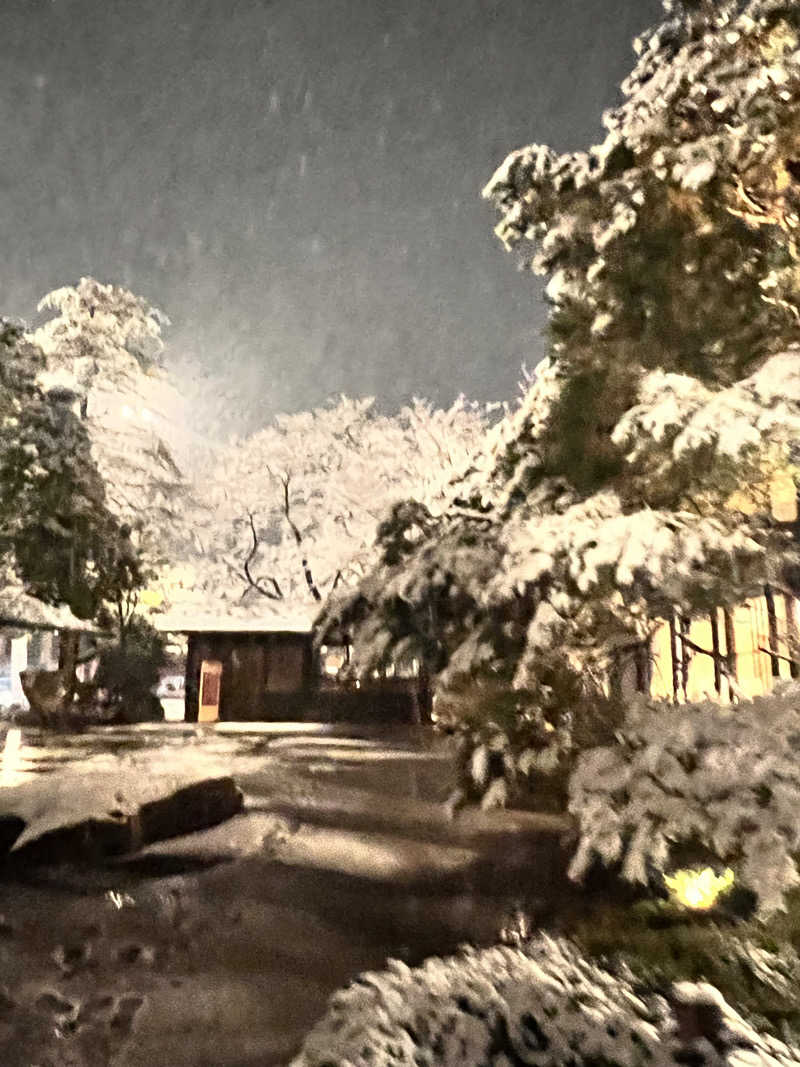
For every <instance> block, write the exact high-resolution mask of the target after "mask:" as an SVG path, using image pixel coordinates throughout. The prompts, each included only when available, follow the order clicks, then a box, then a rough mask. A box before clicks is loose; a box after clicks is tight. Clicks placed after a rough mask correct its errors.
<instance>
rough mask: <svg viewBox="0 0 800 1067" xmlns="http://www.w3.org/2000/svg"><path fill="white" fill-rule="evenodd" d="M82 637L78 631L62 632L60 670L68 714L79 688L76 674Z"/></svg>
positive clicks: (59, 645) (59, 657) (59, 656)
mask: <svg viewBox="0 0 800 1067" xmlns="http://www.w3.org/2000/svg"><path fill="white" fill-rule="evenodd" d="M80 644H81V635H80V632H79V631H77V630H61V631H60V632H59V643H58V669H59V672H60V673H61V676H62V678H63V680H64V689H65V695H64V707H63V709H62V710H63V711H64V712H67V711H68V710H69V709H70V707H71V706H72V702H73V700H74V698H75V691H76V689H77V686H78V677H77V674H76V673H75V672H76V670H77V667H78V656H79V654H80Z"/></svg>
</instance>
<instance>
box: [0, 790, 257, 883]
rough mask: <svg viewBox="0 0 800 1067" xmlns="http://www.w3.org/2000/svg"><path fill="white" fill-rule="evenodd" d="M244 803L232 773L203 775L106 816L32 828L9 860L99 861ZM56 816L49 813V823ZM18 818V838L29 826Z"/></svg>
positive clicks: (210, 821) (224, 815) (219, 818)
mask: <svg viewBox="0 0 800 1067" xmlns="http://www.w3.org/2000/svg"><path fill="white" fill-rule="evenodd" d="M243 803H244V798H243V796H242V793H241V791H240V790H239V789H238V787H237V786H236V783H235V782H234V780H233V778H228V777H224V778H208V779H202V780H200V781H197V782H192V783H191V784H189V785H186V786H183V787H182V788H180V789H177V790H175V791H174V792H172V793H170V794H169V795H168V796H165V797H161V798H158V799H156V800H148V801H146V802H145V803H143V804H141V805H138V806H135V807H133V810H130V809H129V810H128V811H127V812H126V811H125V810H123V809H122V808H111V809H110V810H109V811H108V812H107V813H106V814H105V815H97V816H92V817H90V818H86V819H83V820H82V821H80V822H78V823H72V824H68V825H60V826H55V827H52V825H50V827H49V828H48V829H46V830H44V832H42V833H40V834H38V835H36V836H33V834H34V833H35V830H33V829H32V828H31V827H28V829H29V833H28V834H26V839H25V841H24V843H23V844H21V845H19V846H17V847H16V848H15V849H13V851H12V852H11V855H10V857H9V859H10V860H11V859H13V860H14V862H17V863H21V864H35V865H53V864H70V863H76V862H80V863H86V862H89V863H97V862H101V861H103V860H105V859H110V858H113V857H116V856H122V855H125V854H126V853H130V852H134V851H136V850H137V849H139V848H141V847H142V846H143V845H147V844H150V843H153V842H156V841H162V840H165V839H166V838H170V837H178V836H181V835H183V834H189V833H193V832H195V831H197V830H203V829H205V828H207V827H211V826H216V825H217V824H218V823H222V822H224V821H225V820H226V819H230V818H231V817H232V816H234V815H236V814H238V813H239V812H240V811H241V810H242V807H243ZM67 817H68V816H67ZM4 818H6V819H11V818H16V816H5V817H4ZM52 819H53V816H52V815H50V816H49V821H50V824H52ZM18 821H19V822H20V823H21V826H19V827H18V829H17V832H16V834H15V836H14V840H16V839H17V838H18V837H19V835H20V834H21V832H22V830H23V829H24V828H25V826H26V823H25V821H24V820H22V819H19V820H18ZM45 825H48V824H45Z"/></svg>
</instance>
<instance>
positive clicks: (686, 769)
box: [569, 683, 800, 916]
mask: <svg viewBox="0 0 800 1067" xmlns="http://www.w3.org/2000/svg"><path fill="white" fill-rule="evenodd" d="M798 757H800V685H797V684H795V683H791V684H788V685H785V686H782V687H779V689H778V690H777V691H776V692H775V693H774V694H773V695H771V696H768V697H762V698H759V699H756V700H754V701H753V702H752V703H751V704H748V703H742V704H738V705H736V706H735V707H727V708H726V707H720V706H719V705H717V704H713V703H705V704H687V705H684V706H682V707H672V706H669V705H665V704H659V703H655V702H651V703H648V702H646V701H644V700H642V701H639V702H636V703H634V704H633V705H632V706H631V707H630V709H629V712H628V714H627V717H626V721H625V723H624V725H623V727H622V729H621V730H620V731H619V732H618V735H617V744H615V745H613V746H606V747H600V748H594V749H590V750H588V751H587V752H585V753H583V754H582V755H581V757H580V758H579V760H578V762H577V765H576V768H575V770H574V771H573V773H572V776H571V779H570V784H569V809H570V811H571V812H572V813H573V814H574V815H575V817H576V818H577V820H578V823H579V828H580V843H579V846H578V851H577V853H576V855H575V857H574V859H573V862H572V865H571V867H570V874H571V875H572V877H574V878H576V879H580V878H582V877H583V876H584V875H585V873H586V872H587V870H588V869H589V867H590V866H591V864H592V862H593V861H594V860H595V859H596V858H597V859H599V860H601V861H602V862H603V863H604V864H606V865H614V864H617V863H619V864H620V865H621V871H622V876H623V878H625V879H626V880H628V881H630V882H634V883H643V884H644V883H647V882H648V880H649V878H650V876H651V875H652V874H653V873H654V872H666V871H669V870H670V869H671V866H672V865H673V864H674V859H675V856H676V852H677V850H678V849H680V848H681V847H682V846H689V845H691V844H692V843H694V844H696V845H698V846H699V847H701V848H703V849H706V850H708V853H709V854H710V856H711V857H715V858H716V859H717V860H718V861H719V862H720V863H721V864H723V865H725V866H730V867H731V868H732V869H733V870H734V872H735V875H736V879H737V882H738V883H739V884H740V885H743V886H745V887H747V888H748V889H750V890H752V891H753V892H755V893H756V894H757V897H758V902H757V908H758V913H759V914H760V915H761V916H767V915H769V914H771V913H773V912H775V911H778V910H782V908H783V897H784V893H785V892H786V891H787V890H788V889H790V888H792V887H793V886H795V885H797V884H800V875H799V874H798V870H797V866H796V863H795V859H794V856H795V853H797V852H800V819H798V811H799V810H800V763H799V762H798Z"/></svg>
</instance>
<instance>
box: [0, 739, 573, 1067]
mask: <svg viewBox="0 0 800 1067" xmlns="http://www.w3.org/2000/svg"><path fill="white" fill-rule="evenodd" d="M5 752H6V758H5V759H4V760H3V761H2V763H0V784H2V785H3V786H4V788H0V805H2V807H0V812H2V811H9V810H11V809H12V808H15V807H16V808H19V807H20V805H22V804H23V803H24V804H27V805H28V808H27V812H28V814H30V812H34V813H35V812H38V813H39V815H38V816H37V817H38V818H41V819H42V820H43V821H42V825H44V822H45V821H46V820H49V823H48V825H49V824H50V823H52V822H54V821H55V822H57V821H58V818H59V816H58V813H57V810H56V809H57V808H58V807H59V806H61V807H62V808H63V810H64V811H66V812H67V813H68V815H69V817H70V818H72V817H74V815H75V813H76V812H84V813H86V812H89V811H91V810H92V809H93V808H94V809H98V806H99V807H100V808H102V806H103V804H105V802H106V799H107V797H108V796H110V795H111V794H110V792H109V791H110V790H112V789H116V792H117V793H119V794H120V795H122V794H125V796H126V797H127V798H129V799H130V798H134V797H136V796H138V795H141V796H144V797H145V798H146V797H149V796H151V795H153V792H154V791H155V792H157V791H158V790H159V788H161V789H163V787H164V785H163V784H164V783H178V784H180V783H183V782H185V781H187V780H188V781H191V780H195V779H196V778H198V777H202V776H205V775H218V774H232V775H233V776H234V777H235V778H236V780H237V781H238V782H239V784H240V785H241V787H242V789H243V790H244V792H245V809H244V812H243V813H242V814H241V815H239V816H236V817H235V818H234V819H232V820H230V821H228V822H226V823H223V824H222V825H220V826H217V827H215V828H213V829H211V830H206V831H203V832H202V833H196V834H192V835H188V836H186V837H183V838H175V839H172V840H169V841H162V842H160V843H158V844H154V845H150V846H149V847H147V848H145V849H144V850H142V851H140V852H138V853H136V854H134V855H133V856H130V857H127V858H124V859H122V860H116V861H111V860H109V861H106V862H105V863H104V864H103V865H98V866H95V867H93V868H92V869H87V868H86V867H85V866H79V865H75V866H71V867H61V868H58V869H54V868H52V867H44V868H42V867H39V868H36V869H25V868H19V867H18V866H15V865H14V864H10V865H8V864H7V866H6V869H5V873H4V874H0V1063H3V1064H4V1065H7V1067H23V1065H24V1067H30V1065H31V1064H38V1065H40V1067H45V1065H48V1064H49V1065H53V1067H62V1065H68V1064H69V1065H75V1067H83V1065H98V1067H100V1065H103V1067H105V1065H107V1064H114V1065H115V1067H122V1065H126V1067H134V1065H136V1067H144V1065H148V1067H151V1065H155V1064H164V1065H169V1067H190V1065H191V1067H202V1065H208V1067H211V1065H212V1064H213V1065H214V1067H245V1065H255V1064H258V1065H259V1067H265V1065H269V1064H280V1063H286V1062H288V1059H289V1058H290V1056H291V1053H292V1052H293V1050H294V1049H296V1047H297V1046H298V1044H299V1042H300V1040H301V1038H302V1035H303V1033H304V1032H305V1031H306V1030H307V1029H308V1028H309V1027H310V1026H311V1025H312V1024H313V1022H314V1021H315V1019H316V1018H317V1017H318V1016H319V1015H320V1014H321V1013H322V1011H323V1009H324V1005H325V1001H326V999H327V997H328V996H329V995H330V994H331V993H332V992H333V991H334V990H335V989H336V988H337V987H339V986H341V985H343V984H345V983H346V982H347V981H348V980H349V979H350V978H352V977H354V976H355V975H356V974H357V973H358V972H360V971H362V970H364V969H365V968H372V967H376V966H380V965H381V964H382V963H383V961H384V959H385V958H386V957H387V956H390V955H393V956H396V957H400V958H403V959H406V960H408V961H409V962H412V963H413V962H418V961H419V960H421V959H422V958H423V957H424V956H425V955H428V954H430V953H433V952H437V953H441V952H446V951H449V950H452V949H453V948H455V947H456V946H457V945H458V944H459V943H461V942H463V941H465V940H471V941H473V942H478V943H489V942H491V941H493V940H494V939H495V937H496V936H497V933H498V930H499V928H500V927H501V926H502V925H503V924H504V922H505V921H506V920H507V919H508V916H509V915H510V914H511V913H512V912H513V910H514V909H515V908H516V906H517V905H518V904H519V903H524V905H525V907H526V909H527V910H528V911H529V912H531V911H533V912H534V914H535V912H536V909H537V907H540V908H541V909H542V911H546V909H547V908H548V907H549V906H550V904H551V902H552V900H553V898H554V897H555V896H557V895H558V893H559V892H560V888H561V873H560V866H561V865H560V858H559V857H558V856H557V855H556V851H555V850H554V848H553V847H551V846H552V843H553V842H554V841H555V837H554V835H553V834H552V833H550V834H549V835H547V836H546V838H545V839H544V843H542V839H541V838H540V837H537V835H538V834H539V832H540V831H541V830H542V829H544V830H545V831H552V830H558V829H563V826H562V825H561V824H559V822H558V820H555V819H553V820H550V822H548V820H547V817H536V816H530V815H528V816H524V815H515V816H512V815H505V816H501V815H498V816H493V817H490V816H481V815H478V814H468V815H466V816H465V817H464V818H463V819H461V820H459V821H458V822H457V823H456V825H455V826H453V825H452V824H450V823H448V822H447V820H446V818H445V816H444V813H443V811H442V810H441V807H440V806H439V804H438V802H440V801H441V800H443V799H444V798H445V797H446V795H447V793H448V792H449V789H450V788H451V784H452V773H453V772H452V764H451V760H450V755H449V753H448V752H447V750H446V749H444V748H443V747H442V746H441V744H440V743H434V742H433V741H432V740H431V738H430V737H429V736H427V735H424V734H422V733H419V732H417V733H416V734H414V732H413V731H412V732H409V733H407V734H406V735H405V736H404V735H402V734H395V735H394V736H392V737H388V738H377V737H368V736H366V735H365V731H360V736H356V735H355V734H354V733H353V732H350V733H349V734H348V733H347V732H346V731H342V730H332V729H331V728H330V727H309V726H302V727H299V728H290V727H287V726H285V725H284V726H280V725H270V726H264V727H261V728H256V729H254V728H252V727H251V726H247V727H245V726H243V725H240V724H220V725H219V726H216V727H202V728H198V727H191V726H186V725H177V724H169V725H165V726H156V727H153V726H149V727H133V728H125V729H123V728H112V729H107V730H104V731H96V732H93V733H89V734H85V735H82V736H81V737H60V738H56V737H55V736H50V737H49V738H48V737H45V736H44V735H42V734H37V733H35V732H30V733H29V732H23V734H22V735H21V736H16V735H13V734H12V735H11V739H10V742H9V739H8V738H6V749H5ZM48 798H49V799H48ZM512 845H513V847H511V846H512ZM523 897H524V901H523V899H522V898H523Z"/></svg>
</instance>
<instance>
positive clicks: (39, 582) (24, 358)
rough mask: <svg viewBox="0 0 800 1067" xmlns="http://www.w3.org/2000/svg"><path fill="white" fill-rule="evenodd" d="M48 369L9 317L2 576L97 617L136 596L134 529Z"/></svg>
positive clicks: (2, 413) (66, 647)
mask: <svg viewBox="0 0 800 1067" xmlns="http://www.w3.org/2000/svg"><path fill="white" fill-rule="evenodd" d="M46 373H47V359H46V357H45V355H44V354H43V353H42V351H41V350H40V349H39V348H38V347H37V346H36V345H35V344H34V343H33V342H32V341H31V340H30V339H29V338H27V337H25V336H24V334H23V332H22V329H21V327H19V326H15V325H13V324H11V323H9V322H7V321H2V322H0V510H1V511H2V516H3V518H2V522H0V554H1V555H2V565H3V582H2V584H3V588H4V594H11V595H12V598H13V592H14V590H16V589H19V590H20V591H21V592H22V594H23V596H25V597H33V598H35V599H36V600H39V601H41V602H43V603H44V604H47V605H53V606H56V607H58V606H66V607H67V608H69V609H70V611H71V612H72V620H73V621H74V619H75V617H77V618H78V619H80V620H88V619H95V618H96V617H98V615H99V614H100V613H101V612H102V611H104V610H105V609H107V608H108V607H109V606H111V605H118V604H120V603H122V602H124V601H126V600H127V598H128V597H129V596H130V595H131V594H133V592H134V590H135V589H136V587H137V586H138V584H139V581H140V575H139V571H138V566H137V561H136V556H135V553H134V551H133V548H132V546H131V544H130V540H129V538H128V536H127V532H126V529H125V527H124V526H123V525H122V524H121V523H120V521H119V520H118V518H117V516H116V515H115V514H114V513H113V511H112V510H111V509H110V508H109V506H108V502H107V499H106V494H105V486H104V483H103V479H102V477H101V475H100V473H99V471H98V469H97V466H96V464H95V462H94V459H93V456H92V447H91V441H90V438H89V434H88V430H87V426H86V423H85V422H84V420H82V419H81V418H80V416H79V415H78V414H76V412H75V411H74V410H73V409H72V408H71V406H70V404H69V396H60V397H59V396H58V395H57V394H56V393H55V391H52V390H51V391H50V392H48V393H46V392H45V391H44V389H43V388H42V386H41V384H40V382H39V379H40V378H41V377H42V376H43V375H45V374H46ZM70 395H71V394H70ZM32 603H35V600H34V601H32ZM67 614H68V613H67ZM43 618H45V619H46V618H47V613H45V614H44V616H43ZM53 618H54V619H55V618H57V616H53ZM68 625H69V619H67V626H68ZM71 636H72V638H73V640H72V641H69V640H67V639H66V638H65V639H63V640H62V667H63V669H64V692H63V697H64V700H65V702H66V703H69V702H70V701H71V699H72V695H73V692H74V689H75V655H76V653H77V634H76V633H74V634H72V635H71Z"/></svg>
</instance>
